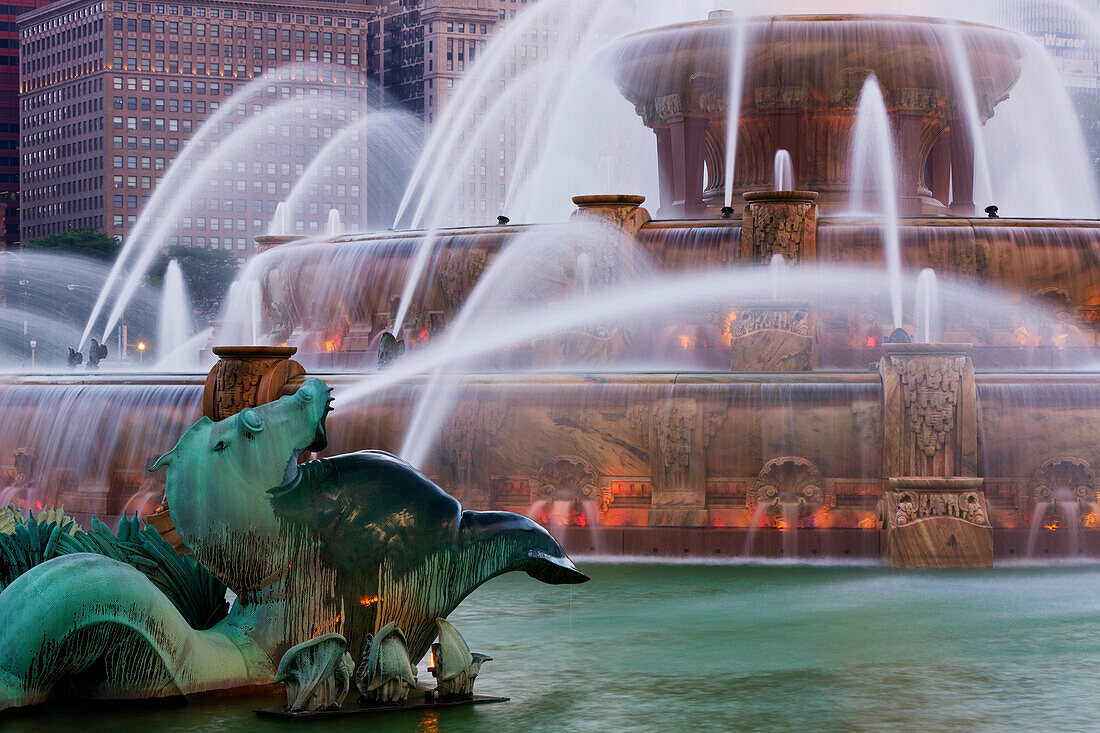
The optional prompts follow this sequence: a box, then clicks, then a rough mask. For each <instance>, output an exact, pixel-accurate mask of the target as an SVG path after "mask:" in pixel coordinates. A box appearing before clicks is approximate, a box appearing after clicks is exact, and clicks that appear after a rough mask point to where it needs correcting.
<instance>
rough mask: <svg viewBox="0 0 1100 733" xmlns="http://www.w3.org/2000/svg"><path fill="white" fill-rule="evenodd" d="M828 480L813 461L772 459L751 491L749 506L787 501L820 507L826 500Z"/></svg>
mask: <svg viewBox="0 0 1100 733" xmlns="http://www.w3.org/2000/svg"><path fill="white" fill-rule="evenodd" d="M824 486H825V483H824V481H823V480H822V478H821V472H820V471H819V470H818V469H817V466H815V465H814V464H813V463H812V462H810V461H808V460H806V459H805V458H798V457H796V456H783V457H781V458H773V459H771V460H770V461H768V462H767V463H765V464H764V467H763V468H762V469H761V470H760V474H759V475H758V476H757V479H756V484H755V486H753V487H751V488H750V489H749V492H748V497H747V503H748V505H749V506H750V507H753V506H756V505H757V504H758V503H761V502H762V503H764V504H766V505H779V504H787V503H798V504H805V505H806V506H810V507H818V506H821V505H822V504H824V503H825V489H824Z"/></svg>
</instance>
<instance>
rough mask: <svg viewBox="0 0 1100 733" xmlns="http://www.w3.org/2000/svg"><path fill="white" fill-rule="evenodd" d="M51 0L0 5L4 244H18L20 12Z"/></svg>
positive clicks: (0, 189) (0, 192) (0, 156)
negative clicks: (17, 21)
mask: <svg viewBox="0 0 1100 733" xmlns="http://www.w3.org/2000/svg"><path fill="white" fill-rule="evenodd" d="M48 2H49V0H19V4H18V5H0V206H2V207H3V212H2V214H3V218H4V232H3V235H4V246H5V247H12V246H14V245H16V244H18V243H19V26H18V25H17V23H16V18H18V17H19V16H20V15H21V14H23V13H26V12H29V11H31V10H34V9H35V8H40V7H42V6H43V5H46V4H47V3H48Z"/></svg>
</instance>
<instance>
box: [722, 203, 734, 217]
mask: <svg viewBox="0 0 1100 733" xmlns="http://www.w3.org/2000/svg"><path fill="white" fill-rule="evenodd" d="M722 218H723V219H732V218H733V207H732V206H723V207H722Z"/></svg>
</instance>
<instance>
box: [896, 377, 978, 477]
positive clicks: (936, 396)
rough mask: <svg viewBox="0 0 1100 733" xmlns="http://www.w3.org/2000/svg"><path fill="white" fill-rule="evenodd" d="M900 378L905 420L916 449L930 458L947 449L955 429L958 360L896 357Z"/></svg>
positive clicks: (958, 378) (957, 395)
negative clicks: (947, 439)
mask: <svg viewBox="0 0 1100 733" xmlns="http://www.w3.org/2000/svg"><path fill="white" fill-rule="evenodd" d="M893 361H894V364H895V366H897V368H898V373H899V376H900V378H901V385H902V393H903V396H904V401H905V417H906V423H907V426H908V428H909V430H910V431H911V432H912V433H913V434H914V436H915V437H916V440H917V447H918V448H920V450H922V451H924V453H925V455H927V456H929V457H931V456H933V455H935V454H936V452H937V451H940V450H942V449H943V447H944V442H945V440H946V436H947V433H948V432H949V431H950V430H952V429H953V428H954V426H955V407H956V405H957V404H958V400H959V385H960V381H961V369H960V365H959V360H958V359H951V358H942V357H935V356H933V357H914V358H910V359H907V360H902V359H899V358H897V357H893Z"/></svg>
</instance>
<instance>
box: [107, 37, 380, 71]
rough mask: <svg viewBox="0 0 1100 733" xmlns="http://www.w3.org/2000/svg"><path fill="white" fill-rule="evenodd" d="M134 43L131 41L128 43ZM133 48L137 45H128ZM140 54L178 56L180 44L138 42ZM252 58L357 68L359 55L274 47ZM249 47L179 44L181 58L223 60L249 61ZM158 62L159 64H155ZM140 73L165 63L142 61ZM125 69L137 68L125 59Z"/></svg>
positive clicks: (256, 49) (118, 61) (255, 51)
mask: <svg viewBox="0 0 1100 733" xmlns="http://www.w3.org/2000/svg"><path fill="white" fill-rule="evenodd" d="M115 40H116V41H121V40H122V39H121V38H116V39H115ZM130 40H134V39H130ZM131 45H136V44H131ZM141 46H142V48H141V50H142V51H144V52H148V53H158V54H159V53H164V52H165V50H164V49H165V47H167V49H168V54H169V55H171V56H178V55H180V50H181V43H180V42H179V41H167V42H165V41H159V40H158V41H149V40H143V41H142V42H141ZM150 46H152V47H154V48H155V49H156V50H155V51H150V50H149V47H150ZM115 48H116V50H123V49H122V44H121V43H116V44H115ZM251 48H252V53H251V57H252V58H253V59H255V60H257V61H259V60H262V59H267V60H268V61H307V60H308V61H323V62H324V63H326V64H331V63H333V62H335V63H337V64H339V65H340V66H345V65H347V64H351V65H352V66H358V65H359V59H360V55H359V53H358V52H357V51H355V52H352V53H347V52H345V51H329V50H324V51H318V50H317V49H309V50H308V51H307V50H306V49H303V48H298V49H289V48H281V49H280V48H275V47H273V46H266V47H265V46H252V47H251ZM248 49H249V47H248V46H232V45H230V44H228V43H226V44H218V43H211V44H206V43H194V44H192V43H188V42H186V41H184V42H183V43H182V50H183V55H184V56H208V55H209V56H223V57H225V58H234V57H236V58H239V59H246V58H249V52H248ZM126 50H128V51H137V49H136V48H133V47H131V48H128V49H126ZM158 62H159V63H158ZM141 63H142V69H143V70H151V69H152V68H153V67H154V66H159V67H160V68H161V69H162V70H163V68H164V62H163V60H160V59H154V60H152V61H150V60H142V62H141ZM122 65H123V61H122V57H121V56H116V57H115V59H114V68H116V69H121V68H122ZM126 68H130V69H133V68H137V61H136V60H135V59H128V60H127V62H126Z"/></svg>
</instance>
